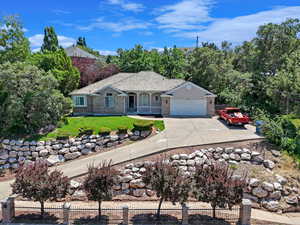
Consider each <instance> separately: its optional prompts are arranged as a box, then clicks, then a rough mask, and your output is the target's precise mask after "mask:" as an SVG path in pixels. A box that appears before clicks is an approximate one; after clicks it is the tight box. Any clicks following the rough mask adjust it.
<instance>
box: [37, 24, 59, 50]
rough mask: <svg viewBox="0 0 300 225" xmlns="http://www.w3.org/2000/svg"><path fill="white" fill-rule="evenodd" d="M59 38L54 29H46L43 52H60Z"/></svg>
mask: <svg viewBox="0 0 300 225" xmlns="http://www.w3.org/2000/svg"><path fill="white" fill-rule="evenodd" d="M59 49H60V47H59V44H58V38H57V35H56V33H55V30H54V28H53V27H45V29H44V42H43V45H42V47H41V51H42V52H46V51H50V52H55V51H57V50H59Z"/></svg>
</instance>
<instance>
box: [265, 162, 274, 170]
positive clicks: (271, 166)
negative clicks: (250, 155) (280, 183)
mask: <svg viewBox="0 0 300 225" xmlns="http://www.w3.org/2000/svg"><path fill="white" fill-rule="evenodd" d="M264 166H265V167H266V168H268V169H271V170H272V169H274V167H275V163H274V162H273V161H271V160H264Z"/></svg>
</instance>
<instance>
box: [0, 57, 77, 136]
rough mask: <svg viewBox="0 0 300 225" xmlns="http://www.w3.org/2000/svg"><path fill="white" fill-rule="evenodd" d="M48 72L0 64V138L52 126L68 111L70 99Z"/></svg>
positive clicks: (22, 64) (70, 106)
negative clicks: (60, 90) (61, 91)
mask: <svg viewBox="0 0 300 225" xmlns="http://www.w3.org/2000/svg"><path fill="white" fill-rule="evenodd" d="M57 86H58V83H57V80H56V79H55V78H54V77H53V75H52V74H51V73H50V72H47V73H46V72H44V71H43V70H39V69H38V68H37V67H35V66H31V65H27V64H25V63H15V64H10V63H5V64H3V65H0V105H1V107H0V135H2V136H9V135H11V134H12V135H24V134H33V133H36V132H38V131H39V130H40V129H41V128H43V127H45V126H47V125H50V124H53V125H56V124H57V122H58V121H59V120H61V118H62V117H63V116H65V115H67V114H69V113H70V112H71V109H72V102H71V99H69V98H65V97H64V96H63V95H62V94H61V93H60V92H59V91H58V90H56V89H55V87H57Z"/></svg>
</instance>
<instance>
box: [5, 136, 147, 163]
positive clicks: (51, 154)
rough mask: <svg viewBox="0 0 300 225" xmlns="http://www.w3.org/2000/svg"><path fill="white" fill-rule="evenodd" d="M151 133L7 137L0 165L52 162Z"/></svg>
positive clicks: (102, 148) (135, 139)
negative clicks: (33, 138) (48, 138)
mask: <svg viewBox="0 0 300 225" xmlns="http://www.w3.org/2000/svg"><path fill="white" fill-rule="evenodd" d="M150 134H151V132H150V131H135V132H134V133H128V134H119V135H117V134H116V135H108V136H99V135H91V136H83V137H79V138H70V139H68V140H52V141H38V142H36V141H31V142H29V141H23V140H9V139H5V140H3V141H2V142H0V169H10V168H12V169H16V168H18V166H19V163H21V162H30V161H35V160H37V159H45V160H47V162H48V164H49V165H50V166H52V165H55V164H57V163H62V162H65V161H67V160H73V159H76V158H78V157H80V156H82V155H88V154H90V153H92V152H100V151H103V150H105V149H106V148H110V147H113V146H117V145H120V144H122V143H124V142H125V141H127V140H129V139H130V140H132V141H137V140H141V139H144V138H146V137H148V136H149V135H150Z"/></svg>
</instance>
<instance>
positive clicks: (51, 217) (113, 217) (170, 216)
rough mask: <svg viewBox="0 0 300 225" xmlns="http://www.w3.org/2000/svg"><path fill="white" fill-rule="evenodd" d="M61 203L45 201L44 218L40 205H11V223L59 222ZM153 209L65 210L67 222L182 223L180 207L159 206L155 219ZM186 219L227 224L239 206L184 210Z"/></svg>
mask: <svg viewBox="0 0 300 225" xmlns="http://www.w3.org/2000/svg"><path fill="white" fill-rule="evenodd" d="M65 210H66V209H64V206H63V204H61V205H59V206H58V205H56V206H54V207H51V206H49V205H48V204H47V207H45V214H44V217H43V218H41V216H40V215H41V214H40V207H18V206H16V207H15V217H14V218H13V221H12V222H14V223H25V224H26V223H31V224H34V223H43V224H63V223H66V221H65V219H66V218H65V215H66V214H65V213H64V212H66V211H65ZM156 212H157V209H134V208H129V209H127V212H126V213H125V215H126V217H127V218H124V208H110V209H108V208H103V209H102V210H101V217H100V219H99V216H98V208H97V207H78V206H71V207H70V208H68V209H67V217H68V219H67V220H68V223H69V224H105V225H106V224H107V225H108V224H120V225H121V224H127V222H128V224H132V225H154V224H155V225H157V224H165V225H177V224H178V225H179V224H182V223H183V211H182V209H165V208H163V209H161V216H160V219H159V220H157V218H156ZM187 212H188V214H187V221H188V224H190V225H196V224H197V225H202V224H203V225H204V224H205V225H210V224H213V225H230V224H236V223H237V222H238V220H239V207H234V208H233V209H232V210H229V209H216V218H213V210H212V209H210V208H202V209H200V208H199V209H198V208H197V209H195V208H193V209H188V211H187Z"/></svg>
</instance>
